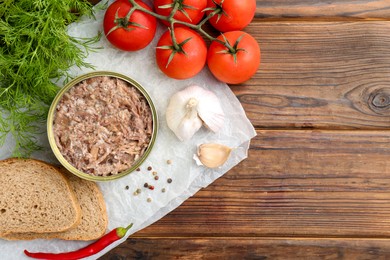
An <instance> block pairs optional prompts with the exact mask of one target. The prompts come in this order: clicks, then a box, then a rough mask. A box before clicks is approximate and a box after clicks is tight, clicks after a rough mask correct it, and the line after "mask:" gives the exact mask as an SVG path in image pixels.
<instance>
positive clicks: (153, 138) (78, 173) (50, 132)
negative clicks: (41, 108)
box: [47, 71, 158, 181]
mask: <svg viewBox="0 0 390 260" xmlns="http://www.w3.org/2000/svg"><path fill="white" fill-rule="evenodd" d="M98 76H107V77H115V78H119V79H121V80H124V81H126V82H128V83H129V84H130V85H131V86H133V87H135V88H136V89H137V90H138V91H140V92H141V94H142V95H143V96H144V97H145V99H146V101H147V102H148V105H149V107H150V109H151V112H152V120H153V130H152V135H151V138H150V142H149V145H148V147H147V149H146V150H145V152H144V153H143V155H142V156H140V158H139V159H138V160H137V161H135V163H134V164H133V165H132V166H131V167H130V168H129V169H127V170H125V171H122V172H120V173H118V174H113V175H107V176H94V175H91V174H88V173H85V172H82V171H80V170H79V169H77V168H76V167H74V166H73V165H71V164H70V163H69V162H68V161H67V160H66V159H65V158H64V156H63V155H62V153H61V152H60V150H59V149H58V147H57V144H56V142H55V138H54V133H53V121H54V116H55V111H56V108H57V105H58V102H59V101H60V100H61V99H62V96H63V95H64V94H65V93H66V92H67V91H68V90H69V89H71V88H72V87H74V86H75V85H76V84H78V83H80V82H81V81H83V80H86V79H89V78H93V77H98ZM157 131H158V118H157V111H156V107H155V106H154V104H153V101H152V99H151V97H150V95H149V93H148V92H147V91H146V90H145V89H144V88H143V87H142V86H141V84H139V83H138V82H137V81H135V80H134V79H132V78H130V77H128V76H125V75H123V74H120V73H116V72H110V71H95V72H90V73H86V74H83V75H80V76H78V77H76V78H74V79H73V80H71V81H70V82H68V83H67V84H66V85H65V86H64V87H63V88H62V89H61V90H60V91H59V92H58V93H57V95H56V97H55V98H54V100H53V102H52V104H51V106H50V109H49V113H48V119H47V135H48V139H49V144H50V147H51V149H52V151H53V153H54V155H55V156H56V158H57V160H58V161H59V162H60V163H61V165H62V166H64V167H65V168H66V169H67V170H68V171H70V172H71V173H73V174H75V175H76V176H78V177H80V178H83V179H86V180H90V181H111V180H116V179H119V178H121V177H123V176H126V175H128V174H129V173H131V172H133V171H134V170H136V169H137V168H139V167H140V165H141V164H142V163H143V162H144V161H145V160H146V158H147V157H148V155H149V154H150V152H151V151H152V148H153V146H154V143H155V141H156V137H157Z"/></svg>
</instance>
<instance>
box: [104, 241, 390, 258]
mask: <svg viewBox="0 0 390 260" xmlns="http://www.w3.org/2000/svg"><path fill="white" fill-rule="evenodd" d="M389 257H390V240H387V239H342V240H341V239H288V238H198V239H197V238H194V239H193V238H171V237H170V238H131V239H129V240H128V241H126V243H123V244H121V245H119V246H118V247H117V248H115V249H114V250H112V251H110V252H109V253H107V254H106V255H104V256H103V257H102V258H100V259H101V260H104V259H191V260H193V259H232V260H233V259H234V260H236V259H282V260H285V259H311V260H315V259H377V260H380V259H388V258H389Z"/></svg>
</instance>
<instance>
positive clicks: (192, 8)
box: [154, 0, 207, 26]
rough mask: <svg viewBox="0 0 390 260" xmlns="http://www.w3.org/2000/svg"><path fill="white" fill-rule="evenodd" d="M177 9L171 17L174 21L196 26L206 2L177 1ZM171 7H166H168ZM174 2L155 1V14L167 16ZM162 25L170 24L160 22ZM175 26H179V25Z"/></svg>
mask: <svg viewBox="0 0 390 260" xmlns="http://www.w3.org/2000/svg"><path fill="white" fill-rule="evenodd" d="M178 4H179V9H178V11H177V12H176V14H175V15H174V16H173V18H175V19H176V20H179V21H182V22H187V23H191V24H198V23H199V22H200V20H202V18H203V15H204V12H202V11H203V9H205V8H206V5H207V0H178ZM169 5H170V6H171V7H168V6H169ZM173 5H174V0H155V1H154V10H155V11H156V13H158V14H160V15H164V16H169V14H170V13H171V11H172V9H173ZM162 23H163V24H165V25H166V26H169V25H170V24H169V23H168V22H167V21H165V20H162ZM177 26H180V25H179V24H178V25H177Z"/></svg>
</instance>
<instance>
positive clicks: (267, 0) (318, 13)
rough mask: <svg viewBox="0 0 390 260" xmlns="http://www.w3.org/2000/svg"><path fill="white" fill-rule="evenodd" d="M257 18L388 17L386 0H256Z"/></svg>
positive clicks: (389, 14)
mask: <svg viewBox="0 0 390 260" xmlns="http://www.w3.org/2000/svg"><path fill="white" fill-rule="evenodd" d="M256 6H257V9H256V17H258V18H278V19H280V18H302V17H306V18H308V17H309V18H314V17H316V18H318V17H338V18H340V17H346V18H379V19H381V18H384V19H388V18H390V2H389V1H388V0H370V1H368V0H366V1H355V0H329V1H324V0H322V1H321V0H294V1H292V0H289V1H288V0H257V5H256Z"/></svg>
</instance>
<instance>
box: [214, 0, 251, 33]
mask: <svg viewBox="0 0 390 260" xmlns="http://www.w3.org/2000/svg"><path fill="white" fill-rule="evenodd" d="M214 2H215V3H216V4H217V5H216V4H215V3H214ZM207 8H217V9H222V11H221V13H219V14H217V15H214V16H213V17H212V18H210V20H209V21H210V23H211V25H212V26H213V27H214V28H215V29H217V30H218V31H220V32H228V31H236V30H242V29H243V28H244V27H246V26H247V25H248V24H249V23H250V22H251V21H252V19H253V17H254V16H255V11H256V0H207ZM211 12H212V11H208V12H207V14H210V13H211Z"/></svg>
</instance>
